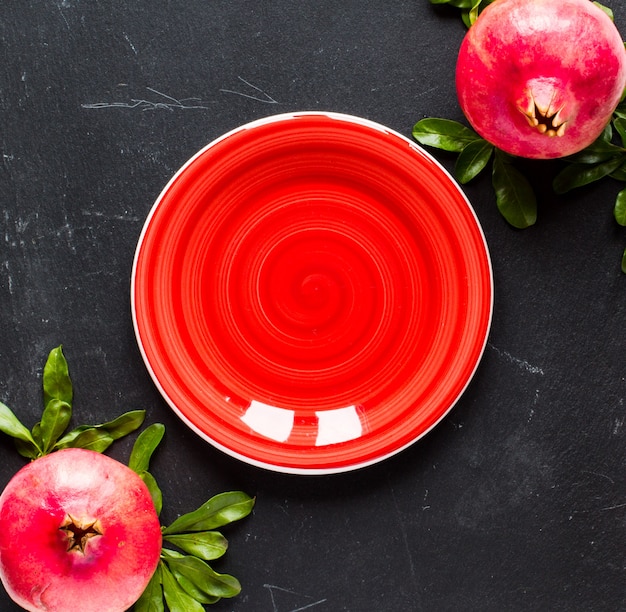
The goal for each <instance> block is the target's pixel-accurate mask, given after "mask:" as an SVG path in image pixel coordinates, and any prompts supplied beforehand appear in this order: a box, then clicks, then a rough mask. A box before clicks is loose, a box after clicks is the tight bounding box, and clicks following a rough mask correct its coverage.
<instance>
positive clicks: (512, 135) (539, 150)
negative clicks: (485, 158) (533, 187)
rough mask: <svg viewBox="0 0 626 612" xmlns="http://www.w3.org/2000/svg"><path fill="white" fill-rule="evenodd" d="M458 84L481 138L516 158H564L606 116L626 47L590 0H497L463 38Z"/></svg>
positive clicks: (622, 74)
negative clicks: (625, 47)
mask: <svg viewBox="0 0 626 612" xmlns="http://www.w3.org/2000/svg"><path fill="white" fill-rule="evenodd" d="M456 86H457V93H458V98H459V103H460V105H461V108H462V110H463V112H464V113H465V116H466V117H467V119H468V121H469V122H470V123H471V125H472V126H473V127H474V129H475V130H476V131H477V132H478V133H479V134H480V135H481V136H482V137H483V138H484V139H485V140H487V141H489V142H491V143H492V144H493V145H495V146H496V147H498V148H499V149H502V150H503V151H506V152H508V153H511V154H513V155H517V156H520V157H528V158H543V159H546V158H557V157H563V156H565V155H570V154H572V153H576V152H578V151H580V150H581V149H584V148H585V147H586V146H588V145H589V144H591V143H592V142H593V141H594V140H595V139H596V138H597V137H598V136H599V135H600V134H601V133H602V130H603V129H604V127H605V126H606V125H607V123H608V122H609V121H610V119H611V115H612V113H613V111H614V110H615V108H616V106H617V104H618V103H619V100H620V98H621V95H622V92H623V91H624V87H625V86H626V51H625V50H624V44H623V42H622V39H621V36H620V34H619V32H618V31H617V28H616V27H615V25H614V24H613V22H612V21H611V19H610V18H609V17H608V15H607V14H606V13H605V12H604V11H602V10H601V9H600V8H598V7H597V6H595V5H594V4H593V3H592V2H591V1H590V0H496V1H495V2H494V3H493V4H490V5H489V6H488V7H487V8H485V10H484V11H483V12H482V13H481V14H480V16H479V17H478V19H477V20H476V22H475V23H474V25H472V26H471V27H470V29H469V30H468V32H467V34H466V36H465V38H464V40H463V42H462V44H461V49H460V52H459V57H458V61H457V69H456Z"/></svg>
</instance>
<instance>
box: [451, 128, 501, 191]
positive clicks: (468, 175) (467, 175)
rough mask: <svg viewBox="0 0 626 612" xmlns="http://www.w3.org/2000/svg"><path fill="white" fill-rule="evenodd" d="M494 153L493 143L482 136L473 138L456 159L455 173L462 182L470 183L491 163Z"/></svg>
mask: <svg viewBox="0 0 626 612" xmlns="http://www.w3.org/2000/svg"><path fill="white" fill-rule="evenodd" d="M492 153H493V145H492V144H491V143H489V142H487V141H486V140H483V139H482V138H479V139H478V140H473V141H472V142H470V143H469V144H468V145H467V146H466V147H465V148H464V149H463V150H462V151H461V154H460V155H459V157H458V158H457V160H456V165H455V166H454V174H455V176H456V178H457V179H458V181H459V182H460V183H461V184H463V185H464V184H465V183H469V181H471V180H472V179H473V178H475V177H476V176H477V175H478V174H480V172H482V170H483V169H484V168H485V166H486V165H487V164H488V163H489V160H490V159H491V155H492Z"/></svg>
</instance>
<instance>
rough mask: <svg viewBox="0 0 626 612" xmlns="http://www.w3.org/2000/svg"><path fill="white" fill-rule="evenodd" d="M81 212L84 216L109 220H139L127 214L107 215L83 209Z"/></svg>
mask: <svg viewBox="0 0 626 612" xmlns="http://www.w3.org/2000/svg"><path fill="white" fill-rule="evenodd" d="M82 214H83V216H84V217H99V218H103V219H108V220H110V221H132V222H135V221H140V219H139V217H134V216H129V215H107V214H105V213H103V212H100V211H91V210H83V211H82Z"/></svg>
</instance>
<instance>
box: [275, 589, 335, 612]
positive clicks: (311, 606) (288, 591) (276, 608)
mask: <svg viewBox="0 0 626 612" xmlns="http://www.w3.org/2000/svg"><path fill="white" fill-rule="evenodd" d="M263 588H264V589H267V590H268V591H269V594H270V599H271V600H272V612H279V610H278V605H277V604H276V599H275V597H274V591H279V592H281V593H288V594H289V595H296V596H298V597H305V598H306V599H314V598H313V597H311V596H310V595H301V594H300V593H297V592H296V591H292V590H291V589H285V588H283V587H279V586H276V585H275V584H264V585H263ZM325 601H326V599H325V598H324V599H319V600H317V601H314V602H311V603H308V604H305V605H304V606H301V607H299V608H293V609H292V610H290V611H289V612H302V610H308V609H309V608H313V607H314V606H319V605H320V604H323V603H324V602H325Z"/></svg>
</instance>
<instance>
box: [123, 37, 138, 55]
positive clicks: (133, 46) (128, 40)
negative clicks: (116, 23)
mask: <svg viewBox="0 0 626 612" xmlns="http://www.w3.org/2000/svg"><path fill="white" fill-rule="evenodd" d="M123 36H124V39H125V40H126V42H127V43H128V46H129V47H130V48H131V49H132V50H133V53H134V54H135V55H138V54H137V49H135V45H133V43H132V42H131V40H130V38H128V34H126V32H123Z"/></svg>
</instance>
